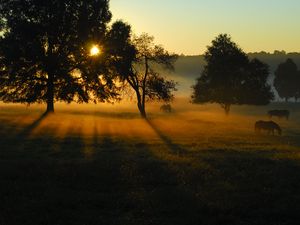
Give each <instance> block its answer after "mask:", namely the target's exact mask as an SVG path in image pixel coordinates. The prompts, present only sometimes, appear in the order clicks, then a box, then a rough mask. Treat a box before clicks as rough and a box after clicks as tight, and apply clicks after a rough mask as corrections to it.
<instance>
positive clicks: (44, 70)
mask: <svg viewBox="0 0 300 225" xmlns="http://www.w3.org/2000/svg"><path fill="white" fill-rule="evenodd" d="M108 2H109V1H108V0H78V1H73V0H51V1H37V0H26V1H24V0H3V1H1V5H0V18H1V23H0V28H1V31H2V32H3V35H2V37H1V39H0V65H1V73H0V76H1V78H0V79H1V84H0V85H1V86H0V90H1V93H0V98H1V100H3V101H5V102H20V103H29V104H30V103H35V102H38V103H43V102H45V103H47V112H53V111H54V102H55V101H65V102H71V101H77V102H88V101H89V100H90V99H92V98H93V97H96V99H97V100H100V101H105V100H109V99H111V98H114V97H116V93H115V90H114V83H113V81H112V76H111V74H109V73H108V71H109V68H107V67H106V66H105V65H106V62H107V60H109V58H110V56H109V54H108V53H107V52H106V51H105V49H106V48H105V46H102V45H105V40H106V37H105V36H106V32H107V24H108V23H109V22H110V20H111V13H110V11H109V8H108V7H109V5H108ZM93 44H98V45H100V46H102V47H103V52H102V54H101V57H91V56H90V54H89V51H90V48H91V46H92V45H93Z"/></svg>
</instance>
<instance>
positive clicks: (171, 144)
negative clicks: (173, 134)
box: [145, 119, 186, 155]
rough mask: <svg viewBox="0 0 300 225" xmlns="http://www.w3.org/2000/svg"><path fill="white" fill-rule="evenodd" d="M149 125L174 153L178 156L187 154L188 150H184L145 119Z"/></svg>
mask: <svg viewBox="0 0 300 225" xmlns="http://www.w3.org/2000/svg"><path fill="white" fill-rule="evenodd" d="M145 120H146V122H147V124H148V125H149V126H150V127H151V128H152V129H153V130H154V132H155V133H156V134H157V135H158V136H159V138H160V139H161V140H162V141H163V142H164V143H165V144H166V145H167V146H168V148H169V149H170V150H171V151H172V153H174V154H177V155H182V154H184V153H186V149H184V148H182V147H181V146H180V145H178V144H175V143H174V142H173V140H172V139H171V138H169V137H168V136H166V135H165V134H164V133H163V132H162V131H161V130H160V129H159V128H158V127H157V126H156V125H155V124H154V123H153V122H152V121H151V120H149V119H145Z"/></svg>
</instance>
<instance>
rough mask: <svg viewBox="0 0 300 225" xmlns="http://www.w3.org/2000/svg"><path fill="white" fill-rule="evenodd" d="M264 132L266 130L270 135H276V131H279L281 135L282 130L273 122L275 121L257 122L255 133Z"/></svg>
mask: <svg viewBox="0 0 300 225" xmlns="http://www.w3.org/2000/svg"><path fill="white" fill-rule="evenodd" d="M262 130H265V131H267V132H268V134H272V135H275V131H277V133H278V135H281V132H282V131H281V128H280V126H279V125H278V124H277V123H275V122H273V121H262V120H260V121H257V122H256V123H255V132H258V133H259V132H260V131H262Z"/></svg>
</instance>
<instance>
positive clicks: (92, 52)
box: [90, 45, 101, 56]
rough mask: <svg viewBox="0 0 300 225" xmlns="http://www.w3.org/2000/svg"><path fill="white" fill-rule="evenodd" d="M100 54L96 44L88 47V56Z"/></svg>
mask: <svg viewBox="0 0 300 225" xmlns="http://www.w3.org/2000/svg"><path fill="white" fill-rule="evenodd" d="M100 54H101V50H100V48H99V46H98V45H93V47H92V48H91V49H90V56H98V55H100Z"/></svg>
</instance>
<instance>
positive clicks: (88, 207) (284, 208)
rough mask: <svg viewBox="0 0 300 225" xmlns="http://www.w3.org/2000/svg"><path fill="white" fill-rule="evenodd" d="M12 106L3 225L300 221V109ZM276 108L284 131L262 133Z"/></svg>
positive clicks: (2, 177)
mask: <svg viewBox="0 0 300 225" xmlns="http://www.w3.org/2000/svg"><path fill="white" fill-rule="evenodd" d="M158 108H159V105H151V106H150V107H149V112H150V114H149V120H148V121H146V120H142V119H140V118H139V115H138V113H137V112H136V111H135V106H134V105H125V106H122V105H115V106H104V105H102V106H101V105H98V106H80V107H75V106H67V107H66V106H62V105H58V107H57V112H56V113H55V114H54V115H49V116H42V113H43V108H40V107H39V106H33V107H30V108H26V107H25V106H18V105H4V104H2V105H0V124H1V127H0V128H1V129H0V225H11V224H22V225H36V224H38V225H94V224H95V225H96V224H97V225H98V224H105V225H108V224H109V225H144V224H145V225H148V224H149V225H150V224H153V225H198V224H207V225H222V224H228V225H229V224H231V225H234V224H241V225H248V224H249V225H258V224H261V225H266V224H272V225H288V224H298V223H299V221H300V106H299V105H296V104H290V105H289V104H273V105H269V106H266V107H250V106H241V107H233V110H232V113H231V115H230V116H228V117H226V116H225V115H224V114H223V112H222V110H221V109H220V108H219V107H218V106H214V105H206V106H191V105H189V104H188V103H185V102H183V101H181V102H178V103H176V104H175V105H174V109H175V112H174V113H172V114H170V115H168V114H163V113H161V112H159V111H157V109H158ZM272 108H287V109H290V110H291V119H290V120H289V121H285V120H276V119H274V121H276V122H278V123H279V124H280V125H281V127H282V128H283V135H282V136H280V137H279V136H269V135H267V134H261V135H258V134H255V133H254V123H255V121H257V120H260V119H264V120H268V118H267V116H266V112H267V110H268V109H272Z"/></svg>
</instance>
